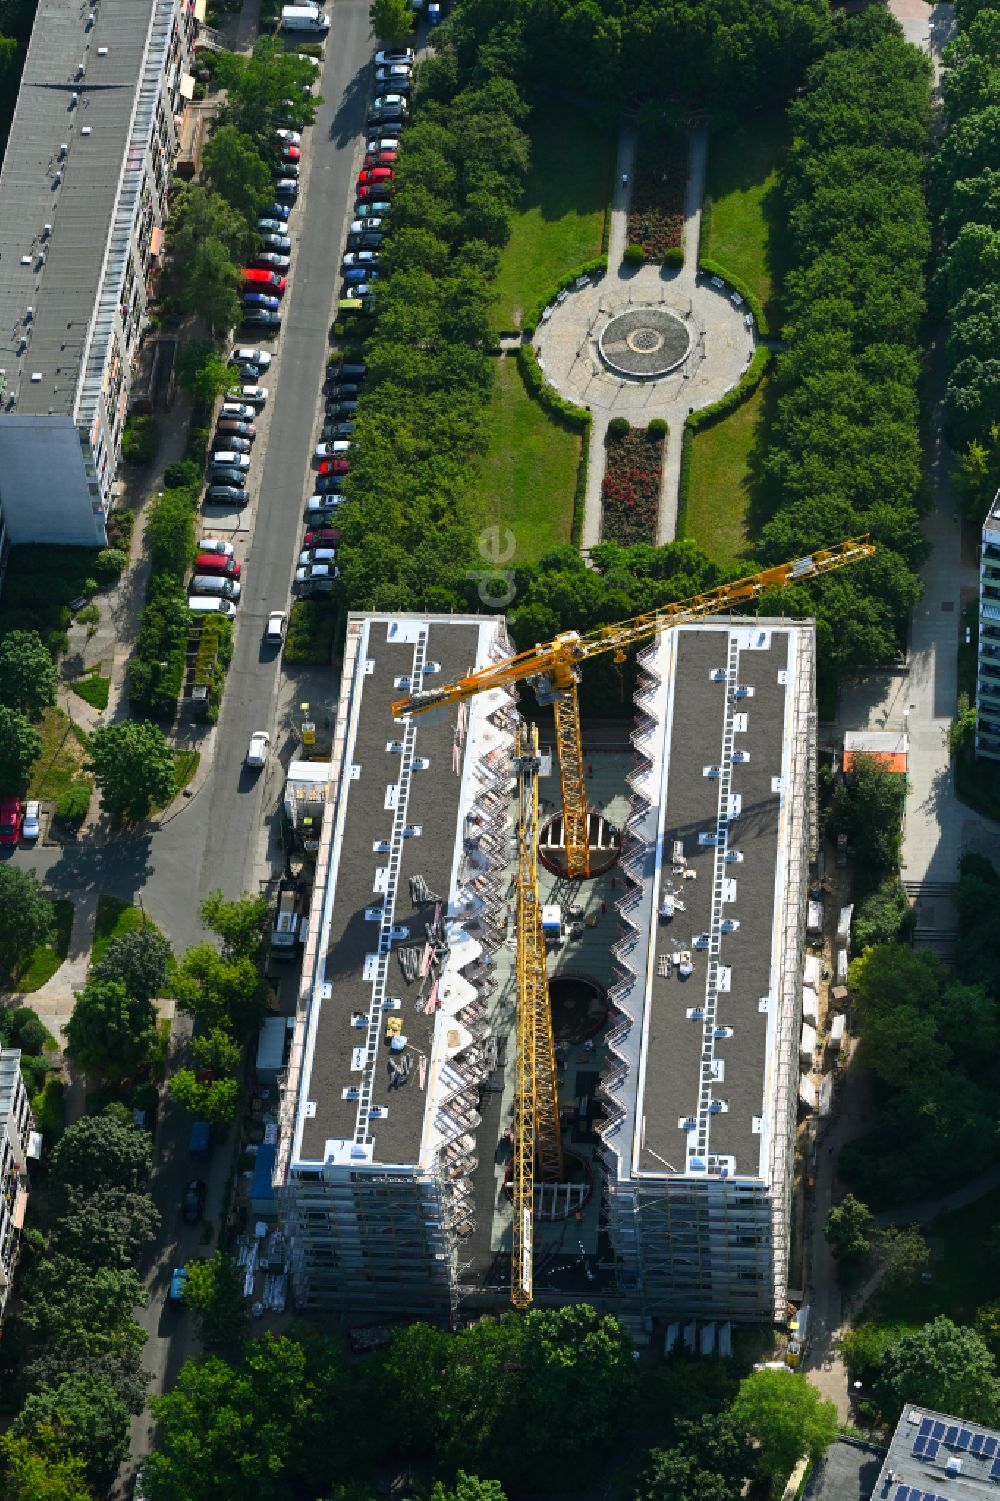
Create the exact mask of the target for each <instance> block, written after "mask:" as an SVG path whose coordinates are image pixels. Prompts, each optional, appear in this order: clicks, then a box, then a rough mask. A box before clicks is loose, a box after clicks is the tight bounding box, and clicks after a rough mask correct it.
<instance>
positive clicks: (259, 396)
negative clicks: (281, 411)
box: [226, 386, 267, 407]
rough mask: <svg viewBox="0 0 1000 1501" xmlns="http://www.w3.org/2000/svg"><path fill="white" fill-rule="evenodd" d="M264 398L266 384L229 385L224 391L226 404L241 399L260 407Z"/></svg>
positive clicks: (265, 397) (265, 396) (265, 398)
mask: <svg viewBox="0 0 1000 1501" xmlns="http://www.w3.org/2000/svg"><path fill="white" fill-rule="evenodd" d="M266 400H267V387H266V386H230V387H229V390H228V391H227V392H226V403H227V404H228V403H229V402H231V401H243V402H249V403H250V405H251V406H254V407H262V406H263V405H264V403H265V401H266Z"/></svg>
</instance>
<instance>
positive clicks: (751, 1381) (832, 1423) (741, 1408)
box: [732, 1370, 837, 1494]
mask: <svg viewBox="0 0 1000 1501" xmlns="http://www.w3.org/2000/svg"><path fill="white" fill-rule="evenodd" d="M732 1417H733V1422H734V1423H735V1424H736V1425H737V1426H738V1427H739V1428H741V1429H742V1430H743V1431H744V1432H745V1433H746V1434H748V1435H749V1437H750V1438H751V1439H753V1440H754V1441H755V1444H756V1449H755V1453H754V1463H755V1465H756V1468H757V1469H758V1470H759V1471H760V1473H761V1474H762V1475H764V1476H765V1477H766V1478H767V1479H768V1480H769V1481H770V1483H771V1489H772V1492H775V1493H777V1494H780V1493H781V1490H782V1488H783V1486H784V1484H785V1481H786V1480H787V1479H788V1477H789V1475H790V1474H791V1472H792V1470H793V1468H794V1467H795V1465H796V1463H797V1462H798V1460H800V1459H802V1458H804V1457H806V1456H808V1457H809V1458H810V1459H818V1458H819V1456H820V1455H821V1454H822V1453H823V1450H824V1449H826V1448H827V1446H828V1445H829V1444H831V1443H832V1442H833V1439H834V1438H835V1436H836V1433H837V1409H836V1407H835V1406H834V1404H833V1403H832V1402H831V1401H829V1400H828V1399H827V1398H825V1397H821V1396H820V1394H819V1392H817V1390H816V1388H815V1387H814V1386H811V1385H810V1384H809V1382H808V1381H807V1380H806V1379H805V1377H804V1376H800V1375H799V1374H798V1373H797V1372H795V1371H770V1370H763V1371H754V1372H753V1373H752V1374H751V1375H749V1376H747V1377H745V1378H744V1380H743V1381H741V1382H740V1389H739V1391H738V1392H737V1394H736V1400H735V1401H734V1403H733V1407H732Z"/></svg>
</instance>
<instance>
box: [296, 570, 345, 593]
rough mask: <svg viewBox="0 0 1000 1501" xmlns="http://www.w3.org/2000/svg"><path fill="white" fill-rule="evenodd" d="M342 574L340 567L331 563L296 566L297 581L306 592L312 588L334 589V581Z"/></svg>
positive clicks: (299, 586)
mask: <svg viewBox="0 0 1000 1501" xmlns="http://www.w3.org/2000/svg"><path fill="white" fill-rule="evenodd" d="M339 575H340V569H339V568H333V567H331V566H330V564H329V563H310V564H308V565H307V566H306V567H305V568H296V570H295V583H296V585H297V586H298V588H299V589H300V590H302V592H303V593H304V594H308V592H309V590H310V589H322V590H325V589H332V588H333V581H334V579H335V578H338V577H339Z"/></svg>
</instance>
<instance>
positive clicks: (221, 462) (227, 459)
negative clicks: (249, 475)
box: [209, 448, 250, 469]
mask: <svg viewBox="0 0 1000 1501" xmlns="http://www.w3.org/2000/svg"><path fill="white" fill-rule="evenodd" d="M209 462H210V464H211V465H212V468H213V469H249V468H250V456H249V454H245V453H237V452H236V450H235V449H234V448H217V449H216V450H215V452H214V453H213V454H212V457H211V459H210V460H209Z"/></svg>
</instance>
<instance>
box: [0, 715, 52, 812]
mask: <svg viewBox="0 0 1000 1501" xmlns="http://www.w3.org/2000/svg"><path fill="white" fill-rule="evenodd" d="M41 754H42V737H41V735H39V733H38V731H37V730H36V729H35V727H34V725H33V724H32V723H31V721H30V719H28V718H27V716H26V715H24V714H21V713H20V712H19V711H18V710H17V709H8V708H6V707H5V706H4V705H3V704H0V797H10V796H13V795H15V794H17V793H23V792H24V790H25V788H26V787H27V785H28V778H29V777H30V776H31V768H32V766H34V764H35V762H36V761H37V760H38V758H39V756H40V755H41Z"/></svg>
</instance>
